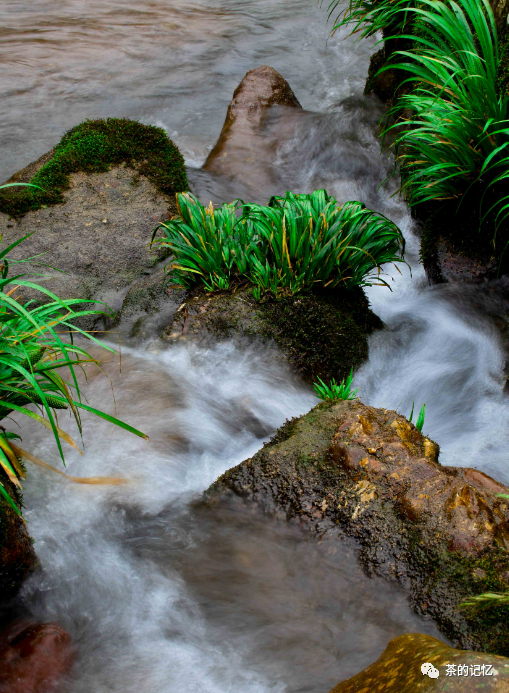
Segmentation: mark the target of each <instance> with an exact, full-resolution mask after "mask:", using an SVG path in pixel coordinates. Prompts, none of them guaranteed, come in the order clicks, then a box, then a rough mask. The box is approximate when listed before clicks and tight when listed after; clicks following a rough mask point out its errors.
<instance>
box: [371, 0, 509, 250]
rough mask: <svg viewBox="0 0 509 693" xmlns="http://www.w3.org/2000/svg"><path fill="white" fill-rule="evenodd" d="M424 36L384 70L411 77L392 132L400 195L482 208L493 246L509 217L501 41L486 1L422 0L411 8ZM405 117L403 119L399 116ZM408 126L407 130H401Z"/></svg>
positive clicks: (507, 112) (508, 112)
mask: <svg viewBox="0 0 509 693" xmlns="http://www.w3.org/2000/svg"><path fill="white" fill-rule="evenodd" d="M408 12H410V13H412V14H413V15H414V16H416V17H418V19H419V31H416V32H414V33H413V34H411V35H408V36H406V38H408V39H411V40H412V42H413V45H414V46H415V47H414V48H413V49H411V50H401V51H397V52H396V53H395V54H394V56H395V62H391V63H389V64H388V65H386V66H384V67H383V68H382V70H381V72H383V71H384V70H386V69H399V70H404V71H405V72H406V73H408V74H409V75H410V77H408V79H406V80H405V81H404V82H403V83H402V84H403V85H407V88H408V87H412V88H413V90H412V91H411V92H410V93H408V94H405V95H403V96H401V97H400V98H399V99H398V101H397V103H396V104H395V106H394V107H393V108H392V109H391V111H389V114H388V121H387V122H389V119H390V118H391V117H393V116H397V117H398V120H397V121H396V124H395V125H387V126H386V128H385V135H386V134H387V133H389V132H390V131H391V130H393V129H394V128H399V130H397V136H396V140H395V143H394V147H395V153H396V163H397V166H398V167H399V171H400V173H401V177H402V185H401V188H400V190H401V191H403V192H404V193H405V195H406V197H407V199H408V202H409V204H410V205H411V206H414V205H417V204H422V203H425V202H427V201H430V200H448V199H455V200H457V201H458V206H459V205H467V206H469V207H470V205H471V204H472V203H474V204H475V205H477V206H478V207H480V210H476V211H477V212H478V214H477V216H478V218H479V219H480V225H482V224H483V222H485V221H486V220H487V219H488V218H489V219H490V220H491V221H490V228H491V233H492V234H493V243H494V241H495V235H496V230H497V229H498V228H499V227H500V225H501V224H502V223H504V222H505V221H506V220H507V217H508V215H509V204H508V201H509V195H507V193H506V188H507V180H508V179H509V149H508V147H509V127H507V124H508V122H509V97H508V96H507V95H505V94H503V95H501V94H499V90H498V87H497V75H498V67H499V51H498V39H497V31H496V26H495V21H494V17H493V12H492V10H491V8H490V6H489V4H488V2H487V1H486V0H457V1H456V2H449V3H444V2H441V1H440V0H422V1H421V2H420V3H419V6H418V7H415V8H410V9H408ZM402 113H405V114H411V115H410V116H407V115H405V118H404V119H403V118H402V117H401V114H402ZM402 124H404V125H405V127H404V128H403V129H401V125H402Z"/></svg>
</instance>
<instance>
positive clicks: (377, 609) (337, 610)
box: [0, 0, 509, 693]
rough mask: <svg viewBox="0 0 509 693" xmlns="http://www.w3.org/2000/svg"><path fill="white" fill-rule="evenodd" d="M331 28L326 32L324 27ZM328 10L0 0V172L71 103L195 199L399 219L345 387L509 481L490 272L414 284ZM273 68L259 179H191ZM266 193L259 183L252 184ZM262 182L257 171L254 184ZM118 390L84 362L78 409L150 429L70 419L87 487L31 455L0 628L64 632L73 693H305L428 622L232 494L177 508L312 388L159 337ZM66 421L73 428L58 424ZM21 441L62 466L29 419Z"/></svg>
mask: <svg viewBox="0 0 509 693" xmlns="http://www.w3.org/2000/svg"><path fill="white" fill-rule="evenodd" d="M329 28H330V25H329ZM327 35H328V27H327V25H326V24H325V11H324V10H321V11H320V10H319V8H317V7H316V6H315V4H314V3H310V2H309V1H308V0H291V1H285V2H283V1H282V0H272V1H270V2H269V1H268V0H243V1H241V0H233V1H229V2H226V1H223V2H219V1H218V0H212V2H208V3H204V2H189V3H186V4H185V5H182V4H180V3H176V2H174V1H173V0H170V1H169V2H165V3H161V2H155V1H154V2H148V1H146V0H141V1H140V2H137V3H134V2H132V0H122V1H120V0H118V1H116V2H108V3H106V2H100V1H99V0H89V1H88V2H83V1H81V0H34V1H33V2H30V3H28V2H20V1H19V0H16V1H14V0H4V2H2V4H1V5H0V62H1V69H0V85H1V86H0V89H1V93H2V100H1V102H0V137H1V144H2V148H1V157H0V180H1V179H5V178H7V177H8V176H9V175H11V174H12V173H14V172H15V171H16V170H19V169H20V168H22V167H23V166H25V165H26V164H28V163H29V162H30V161H33V160H34V159H35V158H37V157H38V156H39V155H40V154H42V153H44V152H45V151H47V150H48V149H49V148H50V147H51V146H53V145H54V144H55V143H56V142H57V141H58V140H59V138H60V137H61V135H62V134H63V132H64V131H65V130H66V129H68V128H69V127H71V126H73V125H75V124H77V123H79V122H81V121H82V120H83V119H84V118H85V117H98V116H101V117H105V116H128V117H132V118H140V119H141V120H142V121H143V122H146V123H152V124H157V125H160V126H162V127H164V128H166V130H167V131H168V133H169V135H170V136H171V137H172V138H173V139H174V140H175V141H176V142H177V144H178V145H179V146H180V148H181V149H182V151H183V153H184V155H185V157H186V161H187V164H188V167H189V178H190V181H191V185H192V189H193V190H194V191H195V192H196V193H198V194H199V195H200V196H201V197H202V198H203V201H204V202H205V203H207V202H208V200H209V199H214V201H216V202H218V201H219V202H220V201H223V200H230V199H232V198H234V197H237V196H243V197H244V198H245V199H256V200H258V201H264V199H263V198H264V196H267V195H268V194H269V193H271V194H272V193H273V192H284V191H285V190H286V189H291V190H293V191H295V192H299V191H300V192H306V191H311V190H312V189H315V188H319V187H326V188H327V189H328V191H329V192H330V193H333V194H335V195H336V196H337V198H338V199H340V200H345V199H359V200H361V201H364V202H366V203H367V204H369V205H370V206H371V207H373V208H375V209H377V210H379V211H381V212H383V213H385V214H387V215H388V216H389V217H390V218H391V219H393V220H394V221H396V222H397V223H399V224H400V225H401V227H402V229H403V231H404V233H405V236H406V238H407V249H408V252H407V260H408V261H409V264H410V265H411V267H412V276H411V275H410V272H409V271H408V269H403V270H402V274H399V273H398V272H396V271H395V270H393V269H390V268H388V272H389V274H388V276H387V279H388V281H389V284H390V286H391V288H392V289H393V291H392V292H390V291H388V290H387V289H383V288H380V287H372V288H370V289H368V294H369V297H370V300H371V302H372V306H373V309H374V310H375V312H377V313H378V314H379V315H380V316H381V317H382V319H383V320H384V321H385V323H386V326H387V327H386V329H385V330H383V331H380V332H379V333H377V334H375V335H374V336H373V337H372V339H371V340H370V359H369V361H368V362H367V363H366V364H365V366H363V368H362V369H361V370H360V372H359V373H358V374H357V376H356V382H355V386H358V387H359V388H360V392H359V394H360V395H361V397H362V399H363V401H365V402H366V403H369V404H373V405H375V406H383V407H386V408H399V411H401V412H402V413H406V414H408V413H409V412H410V408H411V405H412V401H415V407H416V409H418V408H419V407H420V405H421V404H422V402H426V404H427V414H426V421H425V427H424V431H425V433H427V434H428V435H430V436H431V437H432V438H434V439H435V440H437V442H439V444H440V445H441V449H442V452H441V460H442V461H443V462H444V463H446V464H465V465H470V466H475V467H478V468H481V469H483V470H484V471H487V472H488V473H490V474H492V475H494V476H495V477H497V478H498V479H500V480H502V481H506V482H507V481H509V474H508V468H507V459H506V450H507V444H508V442H509V441H508V440H507V436H508V435H509V434H508V433H507V432H508V431H509V425H508V424H509V416H508V411H507V404H506V400H505V399H504V396H503V395H502V387H503V384H504V362H505V359H506V354H505V347H504V344H503V342H502V341H501V338H500V333H499V332H498V329H497V327H496V324H495V319H496V320H497V321H498V323H500V321H501V318H500V316H502V315H503V313H504V311H505V310H506V307H507V306H506V300H507V298H506V297H507V290H506V287H505V284H504V283H503V282H498V283H495V284H494V285H490V286H482V287H474V289H472V290H469V291H465V290H464V289H462V288H461V287H458V286H449V287H428V286H427V285H426V280H425V277H424V275H423V272H422V269H421V268H420V266H419V263H418V238H417V236H416V235H415V233H414V232H415V229H414V227H413V223H412V220H411V218H410V215H409V213H408V210H407V209H406V206H405V205H404V203H403V202H402V201H401V200H400V199H398V197H397V196H396V197H391V194H392V193H393V192H394V191H395V190H396V187H397V181H396V180H393V181H392V182H390V183H389V184H388V187H385V188H380V189H379V188H378V186H379V184H380V183H381V181H382V180H383V179H384V178H385V177H386V176H387V174H388V173H390V171H391V166H392V164H391V161H390V160H389V159H388V158H387V157H386V156H385V155H384V156H381V155H380V151H379V142H378V140H377V134H378V131H377V122H378V119H379V118H380V116H381V114H382V107H381V105H380V104H379V103H378V102H377V101H376V99H373V98H369V99H366V100H365V99H364V97H363V94H362V91H363V86H364V80H365V76H366V73H367V68H368V62H369V56H370V54H371V52H372V51H373V50H374V45H373V44H374V41H371V42H370V41H363V42H358V43H356V42H354V41H352V40H351V39H347V40H342V39H343V38H344V34H342V35H339V36H338V35H337V36H336V37H335V38H334V39H333V40H329V42H328V43H327V42H326V39H327ZM261 64H269V65H271V66H272V67H274V68H275V69H277V70H278V71H279V72H280V73H281V74H282V75H283V76H284V77H285V78H286V79H287V80H288V82H289V83H290V85H291V86H292V88H293V90H294V91H295V94H296V95H297V98H298V99H299V101H300V103H301V104H302V106H303V108H304V112H303V113H301V114H292V115H291V116H290V115H288V117H287V115H285V113H284V112H282V111H281V110H278V109H275V110H274V111H273V113H271V114H270V117H269V118H268V120H267V121H266V123H265V126H264V131H263V132H262V133H261V136H262V137H264V138H266V139H267V140H269V141H270V143H271V150H272V152H273V155H272V157H271V158H270V160H267V161H265V162H262V164H261V169H258V170H256V171H251V170H250V169H249V167H248V166H247V167H246V174H245V176H243V177H242V179H241V180H240V179H237V180H234V181H232V180H219V179H214V178H212V177H211V176H210V175H208V174H205V172H203V171H201V170H200V169H199V166H200V165H201V163H203V161H204V160H205V158H206V156H207V153H208V152H209V151H210V149H211V147H212V146H213V144H214V142H215V140H216V139H217V136H218V135H219V132H220V130H221V126H222V123H223V120H224V117H225V113H226V108H227V105H228V103H229V101H230V99H231V96H232V93H233V90H234V89H235V87H236V86H237V85H238V83H239V81H240V80H241V79H242V77H243V76H244V74H245V73H246V71H247V70H249V69H252V68H253V67H257V66H258V65H261ZM260 180H261V181H266V183H263V184H261V185H260V184H259V181H260ZM269 183H270V184H269ZM123 356H124V358H123V366H122V375H119V373H118V365H116V364H115V362H111V363H110V364H109V365H107V366H106V370H107V373H108V375H109V376H110V377H111V378H112V381H113V383H114V385H115V395H116V409H115V407H114V405H113V403H112V400H111V388H110V382H109V381H108V380H107V379H106V378H104V377H94V376H91V382H90V385H89V386H88V387H87V389H86V394H87V397H88V400H89V402H90V403H91V404H92V405H96V406H101V407H105V408H106V409H107V410H108V411H110V412H112V413H114V412H116V413H117V415H118V416H121V417H123V418H125V419H126V420H127V421H128V422H129V423H131V424H133V425H135V426H137V427H138V428H140V429H142V430H143V431H145V432H147V433H149V434H150V438H151V439H150V442H145V441H141V440H139V439H137V438H134V437H133V436H128V435H125V434H123V433H122V432H121V431H119V430H116V429H112V427H111V426H108V425H107V424H105V423H104V422H100V421H99V422H98V421H97V420H94V419H93V418H92V417H89V416H88V415H87V416H86V417H84V422H85V435H84V440H85V444H86V452H85V454H84V455H83V456H82V457H80V456H79V455H77V454H76V453H73V451H72V450H70V452H69V454H68V456H67V472H68V473H69V474H70V475H75V476H99V475H107V476H115V477H124V478H126V479H127V480H128V481H129V483H127V484H125V485H123V486H114V487H108V486H105V487H98V486H93V487H91V486H83V485H76V484H72V483H69V482H67V481H66V480H64V479H61V478H60V477H57V476H56V475H51V474H50V473H48V472H46V471H44V470H42V469H38V468H32V467H31V468H30V469H29V478H28V480H27V484H26V492H25V505H26V513H25V514H26V519H27V522H28V526H29V529H30V532H31V534H32V536H33V538H34V541H35V549H36V551H37V553H38V555H39V557H40V560H41V566H42V572H41V573H39V574H38V575H36V576H34V577H33V578H32V579H31V580H30V581H29V582H28V583H27V584H26V585H25V587H24V589H23V591H22V593H21V595H20V598H19V600H18V601H17V602H16V604H15V605H13V607H12V609H11V610H9V612H5V613H4V615H3V616H4V621H5V622H7V620H8V619H11V618H16V617H23V618H25V617H28V618H31V619H35V620H37V621H54V622H58V623H60V624H61V625H62V626H63V627H64V628H66V629H67V630H68V631H69V632H70V633H71V635H72V637H73V640H74V641H75V643H76V645H77V648H78V658H77V661H76V664H75V666H74V669H73V671H72V674H71V677H70V679H69V680H68V681H66V682H64V684H63V689H62V690H65V691H68V692H69V693H90V691H94V693H106V692H107V691H108V693H111V692H113V693H117V692H118V693H120V692H122V693H139V692H140V691H141V692H142V693H173V692H174V691H177V690H178V691H179V692H182V693H195V692H196V691H203V692H204V693H226V692H231V693H239V692H240V691H242V693H268V692H271V693H289V692H291V693H297V692H299V693H322V692H326V691H327V690H329V688H330V687H332V685H334V684H335V683H337V682H338V681H339V680H341V679H343V678H346V677H348V676H350V675H352V674H354V673H355V672H357V671H359V670H360V669H362V668H363V667H365V666H366V665H368V664H369V663H370V662H372V661H373V660H374V659H375V658H376V657H377V656H378V654H379V653H380V652H382V650H383V649H384V648H385V646H386V644H387V642H388V641H389V640H390V639H391V638H392V637H394V636H395V635H399V634H401V633H405V632H413V631H419V632H424V633H430V634H432V635H437V634H438V633H437V631H436V629H435V627H434V626H433V624H431V623H429V622H426V621H423V620H421V619H420V618H417V616H415V615H414V614H413V613H412V612H411V610H410V608H409V606H408V605H407V604H406V602H405V600H404V598H403V597H402V595H401V593H400V591H399V590H398V589H397V587H396V586H394V585H389V584H387V583H384V582H381V581H379V580H377V579H376V578H371V579H368V578H367V577H366V576H365V575H364V574H363V573H362V571H361V570H360V569H359V566H358V564H357V562H356V559H355V552H354V550H353V547H351V546H349V545H346V544H344V543H341V542H334V543H333V544H327V543H325V542H324V543H317V542H315V541H311V540H310V538H309V537H306V536H305V535H304V534H302V533H300V532H299V531H298V530H296V528H294V527H287V526H285V525H281V524H279V523H275V522H273V521H269V520H267V519H263V518H260V517H258V516H256V515H252V514H249V513H248V512H247V510H246V509H245V508H238V507H234V508H232V509H230V510H225V511H224V512H221V513H217V514H211V513H210V512H207V511H205V510H204V509H203V508H201V507H200V506H199V505H197V504H196V503H197V500H198V499H199V497H200V494H201V493H202V491H203V490H204V489H205V488H207V486H208V485H209V484H210V483H211V482H212V481H213V480H214V479H215V478H216V477H217V476H218V475H219V474H221V473H222V472H223V471H224V470H226V469H228V468H229V467H231V466H233V465H234V464H236V463H238V462H240V461H242V460H243V459H245V458H247V457H249V456H250V455H252V454H253V453H254V452H255V451H256V450H257V449H258V448H259V447H260V446H261V444H262V442H263V441H264V440H266V439H267V438H268V437H269V436H270V435H271V433H272V432H273V431H274V430H275V429H276V428H277V427H278V426H280V425H281V424H282V423H283V422H284V421H285V419H286V418H289V417H291V416H296V415H300V414H302V413H304V412H306V411H308V410H309V409H310V408H311V407H312V406H313V404H314V403H315V402H316V400H315V399H314V396H313V393H312V392H310V390H309V388H307V387H304V386H303V385H302V384H301V383H299V382H298V381H297V380H296V379H295V378H294V377H293V376H292V375H291V374H290V373H288V372H287V371H286V370H284V369H282V367H281V366H280V365H278V363H277V361H276V360H275V359H274V357H273V354H271V353H270V352H266V351H264V350H261V349H259V348H255V347H250V348H246V347H245V346H244V347H241V346H238V345H233V344H222V345H215V346H209V347H205V346H203V347H201V348H198V347H194V346H189V345H188V346H186V345H180V346H178V347H172V348H170V349H167V348H163V345H161V344H159V343H158V341H157V339H155V335H152V337H150V338H148V336H147V342H146V343H143V344H138V345H137V346H136V347H135V348H134V347H133V348H132V349H129V348H128V347H126V348H125V350H124V354H123ZM64 421H65V428H67V429H68V430H69V431H70V432H72V425H71V423H70V422H69V423H67V421H66V419H65V417H63V418H62V419H61V423H63V422H64ZM20 424H21V425H22V435H23V444H24V446H25V447H27V448H28V449H30V450H32V451H33V452H34V453H35V454H37V455H39V456H40V457H41V458H43V459H45V460H47V461H48V462H51V463H52V464H55V465H58V464H59V461H58V457H57V455H56V451H55V446H54V443H53V442H52V440H51V438H50V437H49V436H48V435H46V431H45V430H44V429H41V431H33V430H32V431H28V430H27V428H26V426H24V425H23V422H20Z"/></svg>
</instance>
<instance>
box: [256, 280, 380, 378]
mask: <svg viewBox="0 0 509 693" xmlns="http://www.w3.org/2000/svg"><path fill="white" fill-rule="evenodd" d="M261 307H262V310H263V312H264V314H265V316H266V317H267V319H268V320H267V322H268V324H270V325H271V332H272V336H273V338H274V340H275V341H276V343H277V345H278V346H279V347H280V348H281V350H282V351H284V352H285V353H286V354H288V355H289V358H290V360H291V362H292V364H293V365H294V366H295V367H296V369H297V370H298V371H300V372H301V374H302V375H303V376H304V377H305V378H306V379H308V380H316V378H317V377H320V378H322V380H324V381H330V380H331V379H332V378H335V379H336V380H342V379H343V378H346V377H347V375H348V374H349V372H350V369H351V368H352V367H353V368H354V369H356V368H358V367H359V366H360V365H361V363H362V362H363V361H365V360H366V359H367V357H368V342H367V337H366V335H367V334H369V333H370V332H372V331H373V330H374V329H380V328H382V327H383V323H382V321H381V320H380V318H378V317H377V316H376V315H375V314H374V313H372V312H371V310H370V309H369V303H368V300H367V298H366V296H365V294H364V292H363V290H362V289H361V288H360V287H357V288H355V289H350V290H335V291H327V290H323V291H320V292H314V293H307V294H301V295H297V296H293V297H291V298H286V299H283V300H280V301H274V300H271V301H268V302H266V303H263V304H262V306H261Z"/></svg>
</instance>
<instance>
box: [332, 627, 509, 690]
mask: <svg viewBox="0 0 509 693" xmlns="http://www.w3.org/2000/svg"><path fill="white" fill-rule="evenodd" d="M426 663H427V664H431V665H432V667H433V669H434V670H436V671H438V674H436V671H435V672H432V676H431V677H430V676H428V675H424V674H423V672H422V669H421V667H422V666H423V665H424V664H426ZM465 671H466V674H465ZM458 672H460V673H458ZM508 690H509V659H507V658H505V657H497V656H493V655H486V654H480V653H479V652H472V651H468V650H455V649H454V648H452V647H449V646H448V645H446V644H445V643H443V642H441V641H440V640H437V638H433V637H431V636H430V635H421V634H419V633H408V634H407V635H400V636H399V637H397V638H394V639H393V640H391V641H390V643H389V644H388V645H387V648H386V649H385V651H384V652H383V653H382V654H381V655H380V657H379V658H378V659H377V660H376V662H374V663H373V664H371V665H370V666H369V667H367V668H366V669H364V670H363V671H361V672H360V673H359V674H356V676H353V677H352V678H350V679H348V680H347V681H343V682H342V683H338V685H337V686H334V688H333V689H332V691H330V693H475V692H476V691H483V693H489V692H491V693H505V691H508Z"/></svg>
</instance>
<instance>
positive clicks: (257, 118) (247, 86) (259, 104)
mask: <svg viewBox="0 0 509 693" xmlns="http://www.w3.org/2000/svg"><path fill="white" fill-rule="evenodd" d="M271 106H286V107H288V108H298V109H301V108H302V106H301V105H300V103H299V102H298V100H297V97H296V96H295V94H294V93H293V91H292V89H291V87H290V85H289V84H288V82H287V81H286V80H285V79H284V77H282V76H281V75H280V74H279V72H277V71H276V70H274V68H272V67H269V66H268V65H262V66H261V67H257V68H256V69H255V70H250V71H249V72H248V73H247V74H246V75H245V77H244V78H243V80H242V81H241V83H240V84H239V86H238V87H237V88H236V89H235V91H234V92H233V98H232V100H231V102H230V105H229V106H228V111H227V113H226V119H225V121H224V125H223V129H222V130H221V134H220V136H219V139H218V141H217V142H216V144H215V146H214V148H213V149H212V151H211V152H210V154H209V155H208V157H207V160H206V161H205V164H204V165H203V168H204V169H206V170H208V171H213V172H214V173H217V174H220V175H228V176H233V175H235V174H236V173H237V171H236V166H237V165H238V164H239V163H243V164H244V163H245V161H246V156H247V157H249V156H256V154H257V152H256V149H257V147H258V146H259V145H260V141H259V137H258V136H257V135H258V132H257V131H258V129H259V128H260V126H261V125H262V122H263V117H264V115H265V114H266V111H267V109H269V108H270V107H271ZM259 155H260V153H258V156H259Z"/></svg>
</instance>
